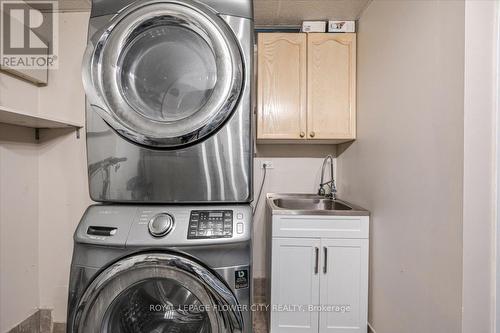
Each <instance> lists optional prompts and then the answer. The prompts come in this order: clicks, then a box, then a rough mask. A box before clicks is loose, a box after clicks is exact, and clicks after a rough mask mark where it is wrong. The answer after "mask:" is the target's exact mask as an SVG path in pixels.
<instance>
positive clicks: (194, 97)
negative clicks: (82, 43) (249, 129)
mask: <svg viewBox="0 0 500 333" xmlns="http://www.w3.org/2000/svg"><path fill="white" fill-rule="evenodd" d="M243 79H244V78H243V62H242V56H241V53H240V50H239V47H238V42H237V40H236V38H235V36H234V34H233V33H232V31H231V30H230V28H229V27H228V25H227V24H226V23H225V22H224V21H223V20H222V18H220V17H219V16H218V15H216V14H215V13H213V12H212V11H211V10H210V9H209V8H208V7H205V6H203V5H202V4H199V3H197V2H191V1H189V0H188V1H177V0H164V1H161V0H151V1H142V2H138V3H137V4H135V5H132V6H130V7H127V8H126V9H125V10H124V11H123V12H121V13H119V14H118V15H117V16H116V17H115V18H113V19H112V20H111V22H110V24H109V26H108V27H107V28H106V29H103V30H101V31H99V32H97V33H96V34H95V35H94V36H93V37H92V38H91V40H90V42H89V46H88V48H87V52H86V57H85V60H84V84H85V90H86V94H87V98H88V101H89V104H90V105H91V106H92V109H93V110H94V111H95V112H98V113H99V114H100V115H101V117H103V118H104V120H105V121H106V122H107V123H108V124H109V125H110V126H112V127H113V128H114V129H115V130H116V131H117V132H118V133H120V134H121V135H123V136H125V137H126V138H127V139H129V140H132V141H134V142H136V143H139V144H143V145H147V146H153V147H160V148H178V147H180V146H184V145H189V144H192V143H194V142H197V141H200V140H202V139H204V138H206V137H207V136H209V135H210V134H211V133H213V132H214V131H216V130H218V129H219V128H220V126H221V125H222V124H223V123H224V122H225V121H226V120H227V119H228V118H229V117H230V116H231V114H232V112H233V111H234V109H235V108H236V106H237V103H238V100H239V96H240V92H241V89H242V86H243Z"/></svg>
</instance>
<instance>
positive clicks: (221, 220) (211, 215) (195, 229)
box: [188, 210, 233, 239]
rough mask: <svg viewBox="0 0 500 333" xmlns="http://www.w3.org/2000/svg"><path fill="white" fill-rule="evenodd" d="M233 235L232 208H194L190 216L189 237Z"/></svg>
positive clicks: (228, 236) (225, 236)
mask: <svg viewBox="0 0 500 333" xmlns="http://www.w3.org/2000/svg"><path fill="white" fill-rule="evenodd" d="M231 237H233V211H232V210H193V211H191V215H190V217H189V228H188V239H208V238H231Z"/></svg>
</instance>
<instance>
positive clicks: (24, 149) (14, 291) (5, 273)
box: [0, 124, 39, 333]
mask: <svg viewBox="0 0 500 333" xmlns="http://www.w3.org/2000/svg"><path fill="white" fill-rule="evenodd" d="M37 215H38V150H37V144H36V143H35V131H34V130H32V129H28V128H22V127H16V126H9V125H4V124H0V332H2V333H3V332H7V331H8V330H9V329H11V328H12V327H14V326H15V325H17V324H18V323H19V322H21V321H22V320H24V319H25V318H27V317H29V316H30V315H32V314H33V313H34V312H35V311H36V309H37V308H38V300H39V297H38V290H39V289H38V274H39V263H38V230H39V228H38V216H37Z"/></svg>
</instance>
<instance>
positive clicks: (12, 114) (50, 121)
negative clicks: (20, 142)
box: [0, 106, 83, 140]
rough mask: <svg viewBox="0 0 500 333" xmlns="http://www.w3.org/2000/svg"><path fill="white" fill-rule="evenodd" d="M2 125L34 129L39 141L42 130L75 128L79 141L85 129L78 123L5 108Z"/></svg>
mask: <svg viewBox="0 0 500 333" xmlns="http://www.w3.org/2000/svg"><path fill="white" fill-rule="evenodd" d="M0 123H4V124H9V125H16V126H23V127H29V128H33V129H35V138H36V139H37V140H38V139H39V137H40V130H41V129H54V128H74V129H75V131H76V137H77V138H78V139H79V138H80V129H81V128H82V127H83V124H80V123H77V122H70V121H66V120H60V119H56V118H54V117H49V116H44V115H30V114H26V113H24V112H19V111H17V110H13V109H10V108H6V107H3V106H0Z"/></svg>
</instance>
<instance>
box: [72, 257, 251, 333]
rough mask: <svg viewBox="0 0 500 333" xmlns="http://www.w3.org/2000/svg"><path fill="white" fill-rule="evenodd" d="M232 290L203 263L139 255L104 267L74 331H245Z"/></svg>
mask: <svg viewBox="0 0 500 333" xmlns="http://www.w3.org/2000/svg"><path fill="white" fill-rule="evenodd" d="M242 329H243V319H242V315H241V312H240V311H238V303H237V300H236V298H235V297H234V295H233V293H232V292H231V291H230V290H229V289H228V287H227V286H226V284H224V283H223V282H222V281H221V280H220V279H219V278H218V277H217V276H215V275H214V274H213V273H211V272H210V271H209V270H208V269H206V268H204V267H203V266H201V265H200V264H198V263H196V262H194V261H192V260H190V259H187V258H184V257H180V256H176V255H172V254H140V255H136V256H133V257H129V258H127V259H124V260H122V261H119V262H117V263H115V264H114V265H112V266H110V267H109V268H107V269H106V270H104V271H103V272H102V273H101V274H100V275H99V276H98V277H97V278H96V279H95V280H94V281H93V282H92V284H91V285H90V286H89V288H88V289H87V291H86V292H85V293H84V295H83V297H82V299H81V301H80V303H79V306H78V308H77V312H76V316H75V321H74V323H73V332H81V333H87V332H102V333H140V332H158V333H160V332H179V333H182V332H184V333H224V332H228V333H229V332H242Z"/></svg>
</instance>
